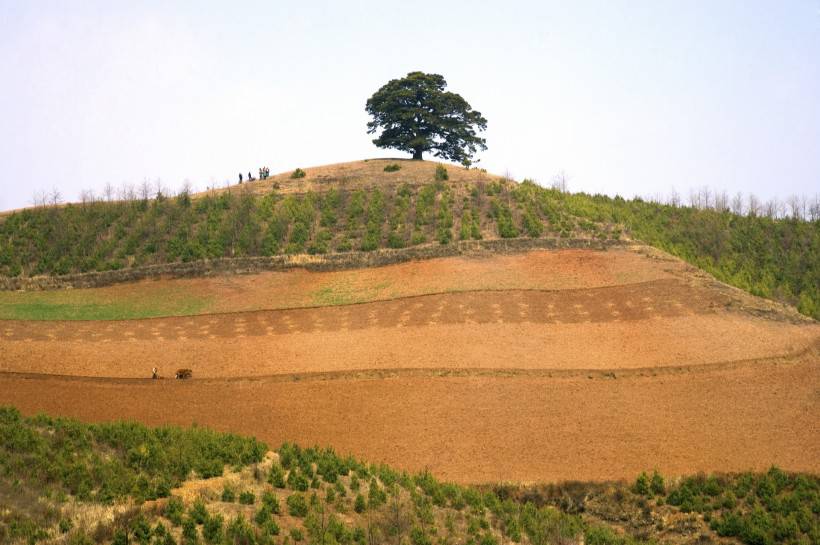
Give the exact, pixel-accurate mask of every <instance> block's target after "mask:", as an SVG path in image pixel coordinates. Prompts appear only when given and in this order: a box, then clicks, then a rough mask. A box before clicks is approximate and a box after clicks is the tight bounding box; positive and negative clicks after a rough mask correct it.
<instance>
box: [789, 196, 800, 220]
mask: <svg viewBox="0 0 820 545" xmlns="http://www.w3.org/2000/svg"><path fill="white" fill-rule="evenodd" d="M786 205H787V206H788V207H789V215H790V216H791V217H792V218H794V219H801V218H802V217H803V215H802V213H803V206H802V203H801V199H800V196H798V195H789V196H788V198H786Z"/></svg>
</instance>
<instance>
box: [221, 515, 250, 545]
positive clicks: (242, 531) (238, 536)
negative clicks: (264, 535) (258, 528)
mask: <svg viewBox="0 0 820 545" xmlns="http://www.w3.org/2000/svg"><path fill="white" fill-rule="evenodd" d="M225 533H226V534H227V536H228V538H229V540H230V542H231V543H237V544H238V543H243V544H247V545H252V544H254V543H256V536H255V535H254V531H253V528H252V527H251V525H250V524H249V523H248V521H247V520H246V519H245V517H244V516H243V515H242V513H240V514H238V515H237V516H236V517H235V518H234V519H233V520H232V521H231V523H230V524H229V525H228V528H227V529H226V531H225Z"/></svg>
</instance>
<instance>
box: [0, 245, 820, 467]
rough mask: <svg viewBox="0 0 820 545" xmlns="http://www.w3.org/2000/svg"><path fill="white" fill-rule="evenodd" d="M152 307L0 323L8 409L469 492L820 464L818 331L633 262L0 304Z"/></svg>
mask: <svg viewBox="0 0 820 545" xmlns="http://www.w3.org/2000/svg"><path fill="white" fill-rule="evenodd" d="M151 292H153V293H160V292H161V293H167V294H169V297H168V298H166V299H165V300H160V301H159V303H161V304H162V305H164V307H162V308H159V307H157V308H154V309H149V311H145V310H144V309H145V307H141V308H142V311H144V312H145V315H148V316H156V315H157V314H167V315H166V316H161V317H152V318H145V319H123V320H109V321H102V320H96V321H83V320H62V321H60V320H11V319H7V320H3V321H0V343H1V344H0V346H1V347H2V351H1V352H0V372H2V374H0V404H3V403H8V404H13V405H16V406H18V407H20V408H21V409H22V410H23V411H25V412H28V413H32V412H37V411H46V412H49V413H53V414H66V415H72V416H76V417H80V418H83V419H87V420H105V419H114V418H134V419H139V420H142V421H145V422H147V423H150V424H157V423H164V422H174V423H181V424H187V423H191V422H198V423H202V424H208V425H211V426H214V427H216V428H218V429H223V430H234V431H241V432H246V433H252V434H254V435H257V436H258V437H260V438H261V439H264V440H266V441H268V442H270V444H274V445H275V444H278V443H279V442H281V441H284V440H296V441H298V442H300V443H302V444H311V443H317V444H322V445H332V446H334V447H336V448H337V449H338V450H341V451H343V452H351V453H355V454H356V455H359V456H362V457H364V458H367V459H370V460H374V461H376V460H383V461H386V462H390V463H391V464H394V465H396V466H399V467H404V468H407V469H414V470H416V469H422V468H425V467H428V468H430V469H431V470H434V471H435V473H436V474H437V475H439V476H441V477H442V478H449V479H455V480H459V481H464V482H482V481H495V480H516V481H554V480H562V479H612V478H631V477H633V476H634V475H635V474H636V473H638V472H640V471H642V470H644V469H648V468H652V467H657V468H658V469H660V470H661V471H663V472H664V473H666V474H670V475H671V474H682V473H692V472H696V471H699V470H717V471H729V470H745V469H765V468H766V467H768V466H769V465H771V464H778V465H780V466H781V467H784V468H786V469H793V470H802V471H812V472H817V471H818V470H820V464H818V462H817V460H820V430H819V429H818V427H817V424H816V423H817V422H820V399H818V396H817V392H818V391H819V390H820V373H818V367H817V366H818V362H820V359H818V356H819V355H820V326H819V325H818V324H817V323H816V322H812V321H810V320H807V319H803V318H801V317H800V316H799V315H797V314H796V313H794V312H793V311H790V310H789V309H786V308H785V307H779V306H777V305H774V304H772V303H769V302H766V301H763V300H759V299H756V298H753V297H751V296H749V295H746V294H744V293H742V292H739V291H738V290H734V289H732V288H728V287H726V286H724V285H722V284H719V283H717V282H715V281H714V280H713V279H711V278H709V277H706V276H704V275H703V274H701V273H697V272H696V271H695V270H693V269H691V268H690V267H688V266H686V265H685V264H683V263H682V262H680V261H678V260H675V259H672V258H670V257H668V256H666V255H665V254H659V253H657V252H653V251H650V250H648V249H646V248H642V247H636V248H632V249H618V250H609V251H606V252H600V251H587V250H562V251H538V252H530V253H528V254H521V255H513V256H492V257H481V258H446V259H440V260H432V261H425V262H414V263H406V264H401V265H394V266H390V267H383V268H380V269H364V270H357V271H343V272H329V273H308V272H305V271H292V272H284V273H264V274H260V275H253V276H233V277H221V278H202V279H186V280H161V281H149V282H141V283H137V284H130V285H121V286H112V287H108V288H99V289H96V290H72V291H67V292H46V293H15V294H3V297H4V298H0V304H1V305H6V306H5V307H3V308H4V309H5V312H6V313H7V314H8V313H9V312H10V311H9V309H10V308H19V306H20V305H22V306H25V305H31V304H32V302H33V301H36V303H37V305H39V308H42V309H45V311H44V312H43V313H42V315H43V316H51V317H62V318H75V317H77V313H76V312H74V311H72V308H76V307H73V306H72V305H76V304H77V303H80V302H83V301H85V302H86V303H92V304H93V305H96V306H95V308H96V309H97V310H99V309H100V308H101V309H103V311H105V312H108V314H109V315H113V316H120V315H121V316H122V317H133V316H140V315H141V314H140V312H142V311H141V310H140V309H139V308H136V307H134V306H133V304H132V303H133V302H138V301H146V300H149V301H150V300H152V299H151V297H146V294H147V293H151ZM154 300H156V298H155V299H154ZM14 305H18V306H17V307H15V306H14ZM49 305H51V306H49ZM106 305H108V306H106ZM129 305H132V306H129ZM135 309H136V310H135ZM95 312H96V311H95ZM173 314H179V315H176V316H174V315H173ZM79 315H80V316H82V313H80V314H79ZM154 366H156V367H158V368H159V369H160V373H161V374H162V375H164V376H166V377H167V376H172V375H173V371H174V370H175V369H176V368H178V367H190V368H192V369H193V370H194V379H193V380H191V381H174V380H159V381H152V380H150V378H148V377H150V372H151V368H152V367H154Z"/></svg>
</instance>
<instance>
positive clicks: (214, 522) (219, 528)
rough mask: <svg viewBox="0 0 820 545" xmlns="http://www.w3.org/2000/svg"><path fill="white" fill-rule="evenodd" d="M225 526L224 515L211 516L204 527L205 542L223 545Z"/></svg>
mask: <svg viewBox="0 0 820 545" xmlns="http://www.w3.org/2000/svg"><path fill="white" fill-rule="evenodd" d="M224 525H225V519H224V518H222V515H219V514H217V515H211V516H209V517H208V518H207V519H205V524H204V525H203V526H202V537H204V538H205V541H207V542H208V543H211V544H214V545H215V544H218V543H221V542H222V536H223V527H224Z"/></svg>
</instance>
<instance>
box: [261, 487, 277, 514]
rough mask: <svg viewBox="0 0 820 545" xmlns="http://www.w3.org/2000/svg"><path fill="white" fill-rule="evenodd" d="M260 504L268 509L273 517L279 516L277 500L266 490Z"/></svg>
mask: <svg viewBox="0 0 820 545" xmlns="http://www.w3.org/2000/svg"><path fill="white" fill-rule="evenodd" d="M262 503H263V504H264V505H265V506H267V507H268V509H270V512H271V513H273V514H275V515H278V514H279V498H277V497H276V494H274V493H273V492H271V491H270V490H266V491H265V492H264V493H263V494H262Z"/></svg>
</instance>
